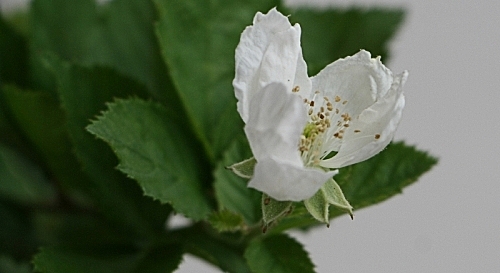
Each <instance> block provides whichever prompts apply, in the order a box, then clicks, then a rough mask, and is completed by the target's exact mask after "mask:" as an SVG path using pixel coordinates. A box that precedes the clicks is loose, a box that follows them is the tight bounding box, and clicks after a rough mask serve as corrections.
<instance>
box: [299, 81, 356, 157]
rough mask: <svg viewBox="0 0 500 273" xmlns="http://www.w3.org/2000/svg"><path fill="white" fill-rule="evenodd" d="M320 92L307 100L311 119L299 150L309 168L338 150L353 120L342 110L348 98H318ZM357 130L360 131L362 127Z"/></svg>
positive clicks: (305, 100) (305, 129)
mask: <svg viewBox="0 0 500 273" xmlns="http://www.w3.org/2000/svg"><path fill="white" fill-rule="evenodd" d="M319 93H320V92H319V91H316V92H315V93H314V97H313V98H312V99H311V100H308V99H304V103H305V104H306V107H307V108H308V112H307V113H308V115H309V122H308V123H307V125H306V126H305V128H304V131H303V132H302V136H301V138H300V142H299V151H300V153H301V157H302V160H303V162H304V165H305V166H309V167H312V166H316V167H317V166H319V163H320V161H321V160H322V159H324V158H328V157H331V155H332V152H335V151H337V150H338V147H339V146H340V142H341V141H342V139H343V137H344V133H345V131H346V130H347V128H348V127H349V123H350V121H351V119H352V118H351V116H350V114H349V113H347V112H345V113H342V111H341V109H342V108H344V107H343V106H344V105H346V104H347V101H346V100H342V99H341V98H340V97H339V96H335V97H334V98H333V99H332V101H330V99H329V98H328V97H323V98H317V95H318V94H319ZM334 105H335V106H336V107H334ZM332 123H333V124H332ZM354 132H355V133H358V132H359V130H354Z"/></svg>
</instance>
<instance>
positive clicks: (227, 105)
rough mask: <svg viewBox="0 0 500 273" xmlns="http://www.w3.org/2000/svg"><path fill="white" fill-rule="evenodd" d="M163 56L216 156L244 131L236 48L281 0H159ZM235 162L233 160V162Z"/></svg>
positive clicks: (192, 119)
mask: <svg viewBox="0 0 500 273" xmlns="http://www.w3.org/2000/svg"><path fill="white" fill-rule="evenodd" d="M154 2H155V3H156V6H157V8H158V13H159V22H158V24H157V27H156V33H157V35H158V39H159V43H160V47H161V49H162V53H163V57H164V59H165V62H166V63H167V65H168V67H169V70H170V72H171V75H172V79H173V82H174V84H175V86H176V87H177V90H178V92H179V96H180V98H181V101H182V103H183V104H184V106H185V108H186V109H187V114H188V118H189V120H190V122H191V123H192V124H193V125H194V128H195V130H196V133H197V135H198V137H199V138H200V140H201V141H202V142H203V144H204V145H205V149H206V151H207V153H208V154H209V156H210V158H211V159H218V158H219V157H220V156H221V154H222V152H223V151H224V150H226V149H227V146H228V145H229V144H230V143H231V141H232V140H233V139H234V138H235V137H236V136H237V135H239V134H242V130H241V128H242V127H243V126H242V121H241V119H240V117H239V116H238V114H237V112H236V99H235V97H234V90H233V87H232V84H231V82H232V80H233V77H234V51H235V49H236V45H237V44H238V41H239V37H240V34H241V32H243V30H244V29H245V27H246V26H247V25H250V24H251V23H252V18H253V16H254V15H255V12H257V11H258V10H269V9H270V8H272V7H273V6H276V5H277V2H278V1H269V0H259V1H241V0H240V1H225V2H222V1H199V0H184V1H169V0H155V1H154ZM232 163H234V162H230V163H229V164H232Z"/></svg>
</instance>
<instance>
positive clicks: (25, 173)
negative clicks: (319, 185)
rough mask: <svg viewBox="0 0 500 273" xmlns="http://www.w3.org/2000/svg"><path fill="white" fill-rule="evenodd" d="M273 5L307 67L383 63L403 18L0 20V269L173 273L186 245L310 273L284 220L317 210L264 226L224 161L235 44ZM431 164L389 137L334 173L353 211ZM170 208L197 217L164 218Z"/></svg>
mask: <svg viewBox="0 0 500 273" xmlns="http://www.w3.org/2000/svg"><path fill="white" fill-rule="evenodd" d="M274 6H278V7H279V10H280V11H282V12H283V13H285V14H291V16H290V20H291V21H292V22H299V23H300V24H301V26H302V30H303V31H302V33H303V36H302V45H303V49H304V56H305V59H306V61H307V63H308V67H309V73H310V75H313V74H315V73H316V72H318V71H319V69H320V68H321V67H323V66H325V65H326V64H328V63H330V62H332V61H334V60H336V59H337V58H339V57H345V56H347V55H352V54H353V53H355V52H357V51H358V50H359V49H360V48H364V49H367V50H370V51H371V52H372V54H374V55H381V56H382V57H383V58H384V60H386V59H387V54H388V49H387V44H388V41H389V40H390V38H391V37H392V36H393V35H394V33H395V32H396V30H397V29H398V26H399V25H400V24H401V22H402V20H403V17H404V12H403V11H401V10H397V9H383V10H382V9H376V10H361V9H356V8H351V9H342V10H340V9H339V10H325V11H314V10H304V9H298V10H294V11H290V10H288V9H287V8H286V7H282V6H281V5H280V3H279V2H277V1H276V0H259V1H248V0H246V1H245V0H238V1H230V2H224V1H204V0H184V1H169V0H150V1H148V0H114V1H111V2H109V3H106V4H96V3H95V1H94V0H79V1H67V0H33V1H32V3H31V7H30V9H29V12H27V13H25V14H23V13H20V14H16V15H15V16H11V17H8V16H5V15H4V18H0V219H2V223H1V225H0V271H1V272H31V271H33V270H34V271H36V272H173V271H174V270H175V269H176V268H177V267H178V265H179V264H180V263H181V261H182V256H183V255H184V253H191V254H194V255H197V256H199V257H200V258H202V259H204V260H206V261H207V262H209V263H212V264H214V265H215V266H218V267H220V268H221V269H222V270H224V271H227V272H271V271H273V272H292V273H293V272H314V268H313V264H312V263H311V261H310V259H309V257H308V254H307V253H306V252H305V250H303V248H302V246H301V245H300V244H299V243H298V242H296V241H295V240H293V239H291V238H289V237H288V236H285V235H283V234H281V231H284V230H287V229H291V228H303V229H305V228H309V227H312V226H315V225H317V224H318V222H316V221H315V220H314V219H313V218H312V217H311V216H309V215H308V214H307V213H305V209H304V207H303V206H301V205H296V206H295V207H294V209H293V211H292V210H290V209H289V206H286V209H281V210H280V211H282V212H285V211H286V213H284V215H283V217H280V219H274V218H273V219H272V226H270V227H269V231H268V232H267V233H266V234H263V233H262V228H263V222H262V211H261V202H262V201H263V199H262V197H261V196H262V195H261V194H260V193H259V192H257V191H255V190H253V189H250V188H247V187H246V181H245V180H243V179H241V178H239V177H237V176H235V175H234V174H233V173H232V172H230V171H227V170H226V169H225V167H226V166H229V165H230V164H232V163H235V162H239V161H241V160H244V159H247V158H249V157H251V152H250V149H249V147H248V143H247V142H246V140H245V138H244V134H243V130H242V128H243V123H242V122H241V120H240V117H239V115H238V114H237V112H236V99H235V98H234V93H233V88H232V85H231V81H232V79H233V77H234V50H235V48H236V45H237V43H238V40H239V37H240V34H241V32H242V31H243V29H244V28H245V27H246V26H247V25H250V24H251V22H252V18H253V16H254V14H255V13H256V12H257V11H262V12H267V10H269V9H270V8H272V7H274ZM102 140H104V141H102ZM435 163H436V160H435V159H434V158H433V157H431V156H429V155H427V154H426V153H424V152H421V151H418V150H416V149H415V148H413V147H408V146H406V145H405V144H403V143H397V144H392V145H390V146H389V148H387V149H386V150H385V151H384V152H382V153H381V154H379V155H378V156H376V157H374V158H373V159H371V160H368V161H366V162H363V163H361V164H357V165H354V166H350V167H347V168H343V169H341V170H340V174H339V175H338V176H337V177H336V180H337V182H338V184H339V185H340V186H341V187H342V188H343V190H344V193H345V195H346V197H347V199H348V200H349V201H350V202H351V204H352V205H353V206H354V208H355V209H359V208H362V207H365V206H369V205H372V204H375V203H378V202H381V201H383V200H385V199H387V198H389V197H391V196H393V195H394V194H397V193H399V192H400V191H401V189H402V188H403V187H405V186H407V185H409V184H411V183H412V182H414V181H416V179H417V178H418V177H419V176H420V175H421V174H423V173H424V172H426V171H427V170H429V169H430V168H431V166H432V165H434V164H435ZM176 213H179V214H182V215H184V216H186V217H188V218H190V219H191V221H192V222H191V224H190V225H188V226H187V227H184V228H171V227H170V226H169V225H167V223H168V221H169V219H170V218H171V217H172V216H173V215H175V214H176ZM264 213H265V212H264ZM342 213H344V212H342V211H333V212H331V214H330V215H333V216H338V215H340V214H342ZM282 214H283V213H282ZM280 215H281V214H280ZM267 224H268V223H267V222H266V227H267Z"/></svg>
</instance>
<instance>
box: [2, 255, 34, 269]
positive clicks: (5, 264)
mask: <svg viewBox="0 0 500 273" xmlns="http://www.w3.org/2000/svg"><path fill="white" fill-rule="evenodd" d="M0 272H5V273H30V272H32V271H31V266H30V264H29V263H28V262H23V263H18V262H16V261H15V260H14V259H12V258H10V257H7V256H0Z"/></svg>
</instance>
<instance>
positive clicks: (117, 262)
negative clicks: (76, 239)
mask: <svg viewBox="0 0 500 273" xmlns="http://www.w3.org/2000/svg"><path fill="white" fill-rule="evenodd" d="M182 254H183V251H182V247H181V246H180V245H175V244H170V245H165V246H162V247H151V248H149V249H146V250H140V251H136V250H134V249H123V248H120V247H115V248H114V249H113V248H109V247H104V248H94V249H91V250H86V251H81V250H73V249H69V248H64V247H44V248H42V249H41V251H40V252H39V253H38V254H37V255H35V257H34V259H33V264H34V266H35V271H36V272H42V273H45V272H47V273H59V272H60V273H66V272H71V273H78V272H92V273H99V272H106V273H108V272H124V273H127V272H129V273H139V272H148V273H149V272H152V273H154V272H158V273H164V272H166V273H168V272H173V271H174V270H175V269H177V267H178V266H179V264H180V263H181V261H182Z"/></svg>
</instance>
